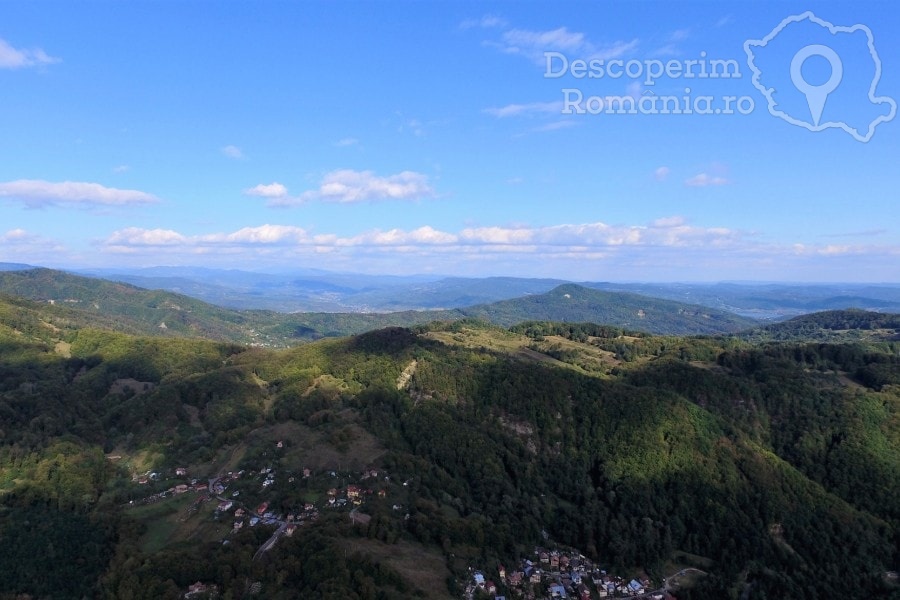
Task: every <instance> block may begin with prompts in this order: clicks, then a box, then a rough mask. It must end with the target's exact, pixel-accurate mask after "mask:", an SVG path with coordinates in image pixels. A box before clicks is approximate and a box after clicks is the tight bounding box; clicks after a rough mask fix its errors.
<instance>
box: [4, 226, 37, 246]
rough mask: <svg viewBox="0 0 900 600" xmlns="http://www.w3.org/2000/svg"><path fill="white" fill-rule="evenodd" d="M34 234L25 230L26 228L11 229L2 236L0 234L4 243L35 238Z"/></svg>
mask: <svg viewBox="0 0 900 600" xmlns="http://www.w3.org/2000/svg"><path fill="white" fill-rule="evenodd" d="M33 238H34V236H33V235H31V234H30V233H28V232H27V231H25V230H24V229H10V230H9V231H7V232H6V233H4V234H3V235H2V236H0V242H3V243H7V244H9V243H18V242H23V241H26V240H29V239H33Z"/></svg>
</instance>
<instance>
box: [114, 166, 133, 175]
mask: <svg viewBox="0 0 900 600" xmlns="http://www.w3.org/2000/svg"><path fill="white" fill-rule="evenodd" d="M130 170H131V167H130V166H128V165H119V166H117V167H113V173H127V172H128V171H130Z"/></svg>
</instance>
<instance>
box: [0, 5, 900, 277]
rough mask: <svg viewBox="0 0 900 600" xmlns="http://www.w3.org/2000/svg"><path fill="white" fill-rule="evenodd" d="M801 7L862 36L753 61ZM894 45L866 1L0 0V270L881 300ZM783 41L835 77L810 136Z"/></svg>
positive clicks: (891, 256)
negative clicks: (735, 283) (726, 68)
mask: <svg viewBox="0 0 900 600" xmlns="http://www.w3.org/2000/svg"><path fill="white" fill-rule="evenodd" d="M804 11H812V13H814V15H815V17H816V18H817V19H818V20H820V21H821V22H824V23H828V24H832V25H834V26H843V27H848V28H852V26H855V25H862V26H865V28H856V29H854V30H852V31H838V32H834V33H833V32H831V31H830V30H829V29H828V28H827V27H825V26H823V25H821V24H819V23H814V22H812V21H811V20H809V19H806V20H799V21H797V22H796V23H790V24H788V25H787V26H786V27H784V28H783V30H782V31H780V32H779V33H777V35H775V36H774V37H772V38H771V39H770V40H769V41H768V42H766V43H765V44H763V45H761V46H760V45H757V46H754V47H753V50H754V54H753V58H754V60H753V66H751V64H750V61H749V60H748V54H747V51H746V50H745V42H747V41H748V40H759V41H762V40H764V39H765V38H766V36H767V35H769V34H770V33H771V32H773V30H775V29H776V28H777V27H778V26H779V25H780V24H782V22H783V20H784V19H786V18H788V17H791V16H798V15H801V14H802V13H804ZM898 30H900V8H898V7H896V6H895V5H894V4H893V3H890V2H881V3H864V2H860V3H853V4H850V3H817V2H808V3H802V4H799V3H793V2H778V3H768V4H761V3H757V2H754V3H749V2H748V3H743V2H740V3H738V2H717V3H701V2H662V3H653V2H627V3H626V2H622V3H618V2H610V3H606V2H604V3H594V2H591V3H587V2H585V3H576V2H572V3H549V2H548V3H543V2H529V3H511V2H510V3H467V2H427V3H425V2H422V3H399V2H367V3H324V2H323V3H303V4H299V3H297V4H295V3H288V2H283V3H281V2H254V3H240V2H229V3H213V2H192V3H186V2H184V3H183V2H163V3H145V2H129V3H117V4H113V3H105V2H91V3H69V2H66V3H58V4H57V3H52V4H51V3H48V2H31V3H24V2H23V3H17V2H7V3H3V4H2V6H0V90H2V91H0V131H2V132H3V137H2V139H3V144H2V146H0V261H6V262H26V263H31V264H40V265H46V266H53V267H65V268H77V267H120V266H121V267H139V266H153V265H201V266H210V267H227V268H241V269H249V270H262V271H289V270H291V269H299V268H310V267H314V268H322V269H330V270H341V271H354V272H366V273H373V274H378V273H385V274H388V273H390V274H414V273H438V274H450V275H473V276H483V275H516V276H553V277H561V278H569V279H581V280H588V279H590V280H612V281H715V280H765V281H869V282H895V283H896V282H898V281H900V211H898V210H897V208H896V206H897V199H898V195H897V189H898V183H900V169H898V166H900V165H898V157H900V119H897V118H893V119H889V117H890V116H891V115H892V114H893V112H892V111H894V110H895V107H896V101H897V99H900V41H898V40H897V38H896V35H895V32H896V31H898ZM869 32H870V33H871V41H872V47H873V48H874V49H875V51H876V54H877V57H878V60H879V61H880V76H879V77H878V81H877V84H876V85H875V87H874V90H873V89H871V87H872V81H873V79H874V78H875V73H876V67H875V65H876V63H875V60H874V59H873V57H872V54H871V52H870V51H869V47H868V44H867V41H868V33H869ZM810 45H816V46H817V47H822V46H826V47H828V48H830V49H832V50H833V52H834V53H835V55H837V56H838V57H839V60H840V65H839V66H840V69H841V75H842V78H841V80H840V82H839V85H838V86H837V87H836V88H835V89H834V90H833V91H832V92H831V93H830V94H828V95H827V99H826V101H825V104H824V108H823V112H822V114H821V117H820V119H819V122H818V123H815V122H814V119H813V117H812V112H811V109H810V107H809V102H808V97H807V95H806V94H804V93H802V92H801V91H799V90H798V88H797V87H796V86H793V85H791V83H792V82H791V78H790V72H791V71H790V65H791V62H792V57H793V56H794V55H795V53H796V52H797V51H798V50H799V49H801V48H804V47H806V46H810ZM545 53H553V54H552V55H551V56H552V57H555V58H552V61H553V62H552V64H551V66H550V67H549V70H550V72H549V73H548V64H547V60H548V58H547V56H548V55H547V54H545ZM561 57H564V59H563V58H561ZM701 59H705V60H707V61H711V60H721V61H732V63H731V64H734V65H736V66H737V69H738V71H736V72H732V75H735V76H733V77H730V78H722V77H719V78H715V77H712V78H710V77H707V78H700V77H693V78H685V77H684V73H685V69H686V68H688V67H686V65H687V63H686V61H700V60H701ZM563 60H565V61H566V62H567V63H568V64H569V65H570V67H571V66H574V65H577V64H578V63H577V62H576V61H578V60H583V61H584V63H585V65H586V66H587V67H590V66H591V61H595V62H594V66H595V67H596V66H598V65H601V67H600V68H597V69H594V75H595V76H594V77H587V76H585V77H581V78H579V77H576V76H575V74H573V73H576V71H577V68H576V69H574V70H573V69H571V68H570V69H565V70H564V71H563V70H562V67H561V65H562V61H563ZM617 61H618V62H617ZM670 64H671V67H670V68H669V65H670ZM699 64H700V63H699V62H697V63H694V65H693V66H691V67H689V69H692V70H694V71H693V72H694V74H695V75H696V74H697V73H698V71H696V70H697V69H699V68H700V67H699V66H698V65H699ZM706 64H707V65H709V64H710V63H706ZM722 64H725V63H722ZM654 65H655V66H659V65H662V66H663V67H666V68H669V72H668V73H664V74H663V75H661V76H659V77H653V78H649V77H648V73H649V72H650V71H651V70H652V69H654V68H655V66H654ZM626 66H628V68H630V69H631V71H629V72H628V73H626V72H624V71H625V67H626ZM753 67H756V69H757V70H758V71H759V73H760V75H759V81H758V82H757V83H758V85H754V81H753V79H754V77H753V75H754V70H753ZM833 67H834V65H833V64H831V63H829V62H828V61H827V60H826V58H825V57H824V56H823V55H822V54H821V53H820V54H817V55H814V56H811V57H810V58H808V59H807V60H806V61H805V62H802V63H801V65H800V69H801V73H802V76H803V80H804V81H806V83H807V85H812V86H819V85H821V84H823V83H825V82H826V81H827V80H828V79H829V78H830V76H831V74H832V72H833ZM679 73H680V76H679ZM615 74H620V75H621V76H619V77H616V76H615ZM670 74H671V76H670ZM548 75H552V76H548ZM633 75H634V76H633ZM686 88H689V91H686ZM566 90H568V91H566ZM763 90H769V91H770V92H771V94H770V95H772V96H773V98H774V102H775V105H774V106H773V108H772V110H771V111H770V109H769V106H768V102H767V99H766V95H765V94H764V93H763ZM578 97H580V98H582V101H581V102H574V101H575V100H576V99H577V98H578ZM591 97H594V98H595V99H594V100H593V104H590V102H591V101H589V100H587V99H589V98H591ZM610 97H618V98H620V101H622V100H621V99H622V98H626V97H627V98H628V99H629V101H631V102H633V104H632V105H631V106H632V107H633V109H632V111H631V112H629V111H625V112H623V113H621V114H619V113H616V112H615V111H612V112H607V111H605V110H600V111H599V112H598V110H597V109H598V106H600V107H601V108H608V103H607V104H605V105H604V104H598V102H603V101H604V100H605V99H608V98H610ZM725 97H731V98H733V100H731V101H730V104H726V100H724V98H725ZM664 98H674V99H678V98H687V101H686V104H687V106H689V107H692V108H694V109H698V110H695V112H694V114H673V112H672V111H671V107H672V106H673V105H671V104H670V105H669V106H670V112H669V113H667V114H666V113H664V112H660V111H659V106H662V105H661V104H659V102H663V99H664ZM567 99H568V100H569V101H570V102H569V103H568V104H567V102H566V100H567ZM738 100H740V103H739V102H738ZM573 102H574V104H573ZM684 104H685V103H682V104H681V106H682V107H683V106H684ZM892 105H893V106H892ZM728 106H730V107H731V114H725V113H727V112H728V110H727V108H726V107H728ZM707 109H708V110H709V111H712V112H711V114H698V113H701V112H706V111H707ZM715 110H719V113H718V114H716V113H715V112H714V111H715ZM566 111H568V112H569V113H571V114H564V112H566ZM592 111H593V112H594V113H596V114H592ZM654 111H655V112H654ZM579 112H582V113H583V114H578V113H579ZM773 112H774V113H776V114H774V115H773V114H772V113H773ZM777 113H781V114H782V115H784V116H787V117H789V119H788V118H781V117H779V116H777ZM879 117H880V118H881V121H878V119H879ZM873 123H875V124H874V126H872V124H873Z"/></svg>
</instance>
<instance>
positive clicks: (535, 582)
mask: <svg viewBox="0 0 900 600" xmlns="http://www.w3.org/2000/svg"><path fill="white" fill-rule="evenodd" d="M497 576H498V579H499V581H500V583H501V584H502V586H498V585H497V584H496V583H495V582H494V581H493V580H490V579H487V578H486V577H485V575H484V573H483V572H481V571H475V572H474V573H473V576H472V579H471V581H470V582H469V583H468V585H467V586H466V593H465V595H466V598H472V597H474V595H475V592H476V590H480V591H481V593H482V594H483V593H487V594H488V595H490V596H492V597H493V598H494V600H506V598H507V597H506V595H502V594H500V591H501V589H502V590H506V592H507V593H509V594H510V597H514V598H526V599H532V600H538V599H541V600H557V599H560V600H568V599H573V600H591V599H593V598H634V597H641V598H650V599H652V600H674V598H673V596H671V595H670V594H668V593H666V592H653V591H650V588H651V586H652V584H651V582H650V581H649V580H648V579H646V578H644V579H640V580H638V579H631V580H626V579H624V578H622V577H619V576H616V575H611V574H609V573H607V572H606V571H603V570H600V569H599V568H597V567H596V566H595V565H594V564H593V563H592V562H591V561H590V560H589V559H587V558H585V557H584V556H583V555H581V554H578V553H577V552H573V551H564V550H548V549H545V548H536V549H535V551H534V557H533V558H525V559H522V561H521V562H520V563H519V565H518V566H517V567H516V568H515V569H511V570H509V571H507V570H506V568H505V567H504V566H503V565H500V566H499V567H498V569H497Z"/></svg>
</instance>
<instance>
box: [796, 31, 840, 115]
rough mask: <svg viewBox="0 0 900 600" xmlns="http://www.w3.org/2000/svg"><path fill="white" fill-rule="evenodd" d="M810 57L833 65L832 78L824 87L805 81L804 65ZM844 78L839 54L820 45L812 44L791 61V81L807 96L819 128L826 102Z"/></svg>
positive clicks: (811, 112) (810, 109)
mask: <svg viewBox="0 0 900 600" xmlns="http://www.w3.org/2000/svg"><path fill="white" fill-rule="evenodd" d="M810 56H821V57H822V58H824V59H825V60H827V61H828V64H830V65H831V77H829V78H828V81H826V82H825V83H823V84H822V85H810V84H808V83H807V82H806V80H805V79H803V72H802V71H801V69H802V68H803V63H804V62H805V61H806V59H807V58H809V57H810ZM843 76H844V64H843V63H842V62H841V58H840V57H839V56H838V55H837V53H836V52H835V51H834V50H832V49H831V48H829V47H828V46H822V45H820V44H810V45H809V46H806V47H804V48H801V49H800V50H799V51H798V52H797V54H795V55H794V59H793V60H792V61H791V81H793V82H794V87H796V88H797V89H798V90H800V93H802V94H803V95H804V96H806V103H807V104H808V105H809V113H810V114H811V115H812V118H813V123H814V124H815V125H816V127H818V126H819V119H821V118H822V111H823V110H824V109H825V101H826V100H828V94H830V93H831V92H833V91H834V90H835V88H837V86H838V85H840V83H841V78H842V77H843Z"/></svg>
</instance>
